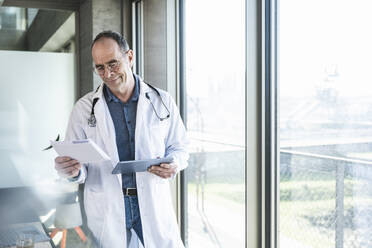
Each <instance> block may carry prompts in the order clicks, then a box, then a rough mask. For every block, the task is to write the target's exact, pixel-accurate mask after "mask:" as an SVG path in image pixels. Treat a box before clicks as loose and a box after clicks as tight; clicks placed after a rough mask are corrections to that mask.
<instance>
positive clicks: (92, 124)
mask: <svg viewBox="0 0 372 248" xmlns="http://www.w3.org/2000/svg"><path fill="white" fill-rule="evenodd" d="M145 83H146V82H145ZM146 84H147V85H148V86H149V87H150V88H151V89H152V90H153V91H155V92H156V94H157V95H158V96H159V97H160V101H161V103H162V104H163V106H164V108H165V109H166V110H167V112H168V114H167V115H166V116H165V117H161V116H160V115H159V114H158V112H157V111H156V109H155V106H154V104H153V103H152V101H151V99H150V97H149V93H148V92H146V93H145V96H146V98H147V99H148V100H149V101H150V103H151V106H152V109H153V110H154V112H155V115H156V117H158V118H159V120H160V121H164V120H166V119H168V118H169V117H170V112H169V109H168V108H167V105H165V103H164V102H163V98H162V97H161V95H160V92H159V91H158V90H157V89H156V88H155V87H154V86H152V85H151V84H149V83H146ZM99 87H101V86H98V88H97V89H96V91H95V93H97V91H98V89H99ZM98 99H99V98H98V97H95V98H93V104H92V109H91V111H90V117H89V118H88V125H89V126H90V127H95V126H96V124H97V120H96V116H95V115H94V106H95V105H96V103H97V101H98Z"/></svg>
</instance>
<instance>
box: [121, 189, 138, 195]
mask: <svg viewBox="0 0 372 248" xmlns="http://www.w3.org/2000/svg"><path fill="white" fill-rule="evenodd" d="M132 190H133V191H134V190H136V188H125V190H124V195H135V194H130V193H129V192H130V191H132Z"/></svg>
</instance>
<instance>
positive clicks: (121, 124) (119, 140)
mask: <svg viewBox="0 0 372 248" xmlns="http://www.w3.org/2000/svg"><path fill="white" fill-rule="evenodd" d="M133 76H134V79H135V87H134V91H133V94H132V96H131V97H130V98H129V100H128V101H127V102H126V103H123V102H122V101H121V100H120V99H119V98H117V97H116V96H115V95H114V94H113V93H112V92H111V90H110V89H109V87H107V86H106V85H104V91H103V94H104V96H105V99H106V103H107V106H108V108H109V111H110V115H111V118H112V120H113V122H114V127H115V134H116V146H117V149H118V155H119V159H120V161H127V160H134V159H135V145H134V144H135V142H134V141H135V140H134V134H135V130H136V114H137V103H138V96H139V79H138V77H137V76H136V75H133ZM121 176H122V181H123V184H122V187H123V188H136V173H133V174H131V175H129V174H122V175H121Z"/></svg>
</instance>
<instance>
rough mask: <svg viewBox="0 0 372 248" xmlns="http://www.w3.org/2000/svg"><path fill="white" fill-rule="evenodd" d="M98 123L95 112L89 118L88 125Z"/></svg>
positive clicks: (92, 125) (93, 125)
mask: <svg viewBox="0 0 372 248" xmlns="http://www.w3.org/2000/svg"><path fill="white" fill-rule="evenodd" d="M96 124H97V120H96V117H95V116H94V114H91V115H90V117H89V119H88V125H89V126H90V127H95V126H96Z"/></svg>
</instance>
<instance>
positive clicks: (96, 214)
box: [84, 189, 105, 224]
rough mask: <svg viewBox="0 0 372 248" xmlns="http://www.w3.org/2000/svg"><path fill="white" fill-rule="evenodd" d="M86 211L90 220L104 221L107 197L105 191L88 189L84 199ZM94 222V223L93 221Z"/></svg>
mask: <svg viewBox="0 0 372 248" xmlns="http://www.w3.org/2000/svg"><path fill="white" fill-rule="evenodd" d="M84 205H85V211H86V214H87V216H88V221H89V220H91V221H92V222H94V223H96V224H97V222H103V216H104V206H105V199H104V193H103V191H96V190H95V189H87V190H86V194H85V199H84ZM91 224H92V223H91Z"/></svg>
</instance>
